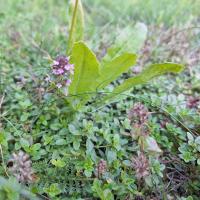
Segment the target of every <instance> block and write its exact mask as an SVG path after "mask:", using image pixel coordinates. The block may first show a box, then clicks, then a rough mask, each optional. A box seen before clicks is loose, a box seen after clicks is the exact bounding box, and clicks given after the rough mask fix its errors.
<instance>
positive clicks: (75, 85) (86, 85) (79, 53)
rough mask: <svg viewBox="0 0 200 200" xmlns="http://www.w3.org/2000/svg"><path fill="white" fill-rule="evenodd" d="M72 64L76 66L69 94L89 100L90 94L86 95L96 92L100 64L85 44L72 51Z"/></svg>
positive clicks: (79, 44) (78, 45) (79, 43)
mask: <svg viewBox="0 0 200 200" xmlns="http://www.w3.org/2000/svg"><path fill="white" fill-rule="evenodd" d="M71 63H73V64H74V66H75V69H74V77H73V81H72V84H71V85H70V87H69V94H70V95H79V97H80V98H82V99H83V98H84V99H87V98H88V97H89V94H88V95H87V94H85V93H88V92H91V91H94V90H95V84H93V83H94V82H95V81H96V79H97V78H98V77H99V63H98V61H97V59H96V56H95V55H94V54H93V52H92V51H91V50H90V49H89V48H88V47H87V46H86V45H85V44H84V43H83V42H78V43H76V44H75V45H74V47H73V49H72V55H71ZM77 97H78V96H77Z"/></svg>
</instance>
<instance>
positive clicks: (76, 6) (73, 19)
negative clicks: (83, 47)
mask: <svg viewBox="0 0 200 200" xmlns="http://www.w3.org/2000/svg"><path fill="white" fill-rule="evenodd" d="M78 1H79V0H76V1H75V6H74V10H73V15H72V22H71V27H70V32H69V40H68V44H69V49H68V51H67V53H69V52H70V50H71V47H72V43H73V39H72V38H73V37H72V36H73V33H74V26H75V22H76V14H77V8H78Z"/></svg>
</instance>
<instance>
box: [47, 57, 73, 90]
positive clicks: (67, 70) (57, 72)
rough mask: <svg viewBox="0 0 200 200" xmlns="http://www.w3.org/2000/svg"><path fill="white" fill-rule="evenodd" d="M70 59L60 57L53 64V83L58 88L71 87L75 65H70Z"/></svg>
mask: <svg viewBox="0 0 200 200" xmlns="http://www.w3.org/2000/svg"><path fill="white" fill-rule="evenodd" d="M69 59H70V57H66V56H58V57H57V58H56V59H55V60H53V63H52V77H51V81H52V82H54V83H55V84H56V87H57V88H62V87H64V86H65V87H69V85H70V84H71V79H70V77H71V75H72V74H74V65H73V64H71V63H69Z"/></svg>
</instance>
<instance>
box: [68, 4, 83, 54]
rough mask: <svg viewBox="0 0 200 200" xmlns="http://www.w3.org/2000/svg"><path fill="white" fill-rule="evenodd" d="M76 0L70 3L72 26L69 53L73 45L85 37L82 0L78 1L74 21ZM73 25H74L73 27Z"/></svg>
mask: <svg viewBox="0 0 200 200" xmlns="http://www.w3.org/2000/svg"><path fill="white" fill-rule="evenodd" d="M75 2H76V0H71V1H70V6H69V15H70V16H71V17H72V18H71V24H70V35H69V42H68V45H69V46H68V52H69V51H71V49H72V47H73V44H74V43H75V42H78V41H80V40H82V39H83V37H84V12H83V6H82V3H81V0H79V1H78V5H77V9H76V12H75V15H74V20H73V14H74V10H75V5H76V3H75ZM72 23H73V25H72Z"/></svg>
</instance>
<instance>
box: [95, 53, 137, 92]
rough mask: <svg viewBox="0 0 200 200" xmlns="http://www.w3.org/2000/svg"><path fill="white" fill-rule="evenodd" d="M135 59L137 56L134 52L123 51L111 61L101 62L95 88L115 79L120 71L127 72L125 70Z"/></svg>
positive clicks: (102, 86)
mask: <svg viewBox="0 0 200 200" xmlns="http://www.w3.org/2000/svg"><path fill="white" fill-rule="evenodd" d="M136 59H137V56H136V55H135V54H131V53H124V54H122V55H121V56H119V57H117V58H115V59H113V60H112V61H111V62H106V63H104V64H102V66H101V76H100V77H99V78H98V80H97V84H98V85H97V88H98V89H100V88H104V87H105V86H107V85H108V84H109V83H111V82H112V81H114V80H115V79H117V78H118V77H119V76H120V75H121V74H122V73H124V72H127V70H128V69H129V68H130V67H131V66H133V65H134V64H135V63H136ZM95 89H96V88H95Z"/></svg>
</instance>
